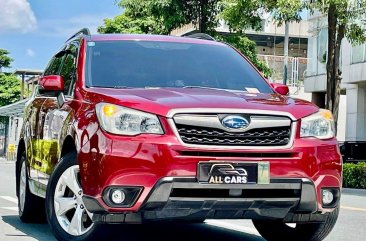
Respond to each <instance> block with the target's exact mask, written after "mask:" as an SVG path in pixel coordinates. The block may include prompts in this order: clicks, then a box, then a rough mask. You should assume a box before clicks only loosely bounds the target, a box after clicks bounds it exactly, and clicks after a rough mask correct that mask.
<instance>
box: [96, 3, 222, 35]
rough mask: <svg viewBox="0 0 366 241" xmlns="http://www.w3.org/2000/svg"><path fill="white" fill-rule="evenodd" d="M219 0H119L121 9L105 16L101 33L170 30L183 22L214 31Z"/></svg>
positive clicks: (158, 32)
mask: <svg viewBox="0 0 366 241" xmlns="http://www.w3.org/2000/svg"><path fill="white" fill-rule="evenodd" d="M219 2H220V0H190V1H181V0H120V1H119V2H118V6H120V7H121V8H123V9H124V12H123V13H122V14H121V15H119V16H117V17H115V18H113V19H106V20H104V26H101V27H99V28H98V32H100V33H122V32H124V33H154V34H169V33H170V32H171V31H172V30H174V29H176V28H179V27H181V26H183V25H185V24H188V23H193V24H195V25H196V26H198V30H199V31H200V32H203V33H214V31H215V28H216V27H217V26H218V23H219V19H218V17H217V16H218V13H219V12H220V10H221V8H220V5H219V4H218V3H219Z"/></svg>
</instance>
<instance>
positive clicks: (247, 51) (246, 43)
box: [217, 34, 272, 77]
mask: <svg viewBox="0 0 366 241" xmlns="http://www.w3.org/2000/svg"><path fill="white" fill-rule="evenodd" d="M217 38H218V39H219V40H221V41H223V42H227V43H229V44H230V45H232V46H233V47H235V48H236V49H238V50H239V51H240V52H241V53H242V54H244V55H245V56H246V57H247V58H248V59H249V60H250V61H251V62H252V63H253V64H254V65H255V66H256V67H257V69H258V70H259V71H260V72H262V73H263V75H264V76H265V77H269V76H270V75H271V74H272V70H271V69H270V68H269V67H268V66H267V65H266V63H265V62H263V61H262V60H260V59H259V58H258V55H257V48H256V46H257V45H256V43H255V42H254V41H252V40H250V39H249V38H247V37H245V36H242V35H240V34H232V35H225V36H217Z"/></svg>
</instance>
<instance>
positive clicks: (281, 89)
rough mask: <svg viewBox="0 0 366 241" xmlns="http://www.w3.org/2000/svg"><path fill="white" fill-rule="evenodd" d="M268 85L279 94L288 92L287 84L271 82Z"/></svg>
mask: <svg viewBox="0 0 366 241" xmlns="http://www.w3.org/2000/svg"><path fill="white" fill-rule="evenodd" d="M270 85H271V86H272V88H273V89H274V90H275V91H276V92H277V93H279V94H280V95H287V94H288V93H289V92H290V91H289V89H288V86H287V85H284V84H279V83H271V84H270Z"/></svg>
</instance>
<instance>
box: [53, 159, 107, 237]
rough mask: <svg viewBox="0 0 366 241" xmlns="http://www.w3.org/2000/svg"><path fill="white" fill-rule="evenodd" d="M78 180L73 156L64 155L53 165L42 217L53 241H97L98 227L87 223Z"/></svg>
mask: <svg viewBox="0 0 366 241" xmlns="http://www.w3.org/2000/svg"><path fill="white" fill-rule="evenodd" d="M79 180H80V177H79V165H78V163H77V160H76V153H75V152H73V153H68V154H66V155H65V156H64V157H62V158H61V160H60V162H59V163H58V164H57V166H56V168H55V170H54V172H53V173H52V175H51V177H50V180H49V183H48V186H47V194H46V216H47V221H48V223H49V225H50V227H51V230H52V232H53V234H54V235H55V237H56V238H57V240H60V241H68V240H73V241H90V240H98V238H99V235H100V233H101V232H100V231H99V230H100V228H101V226H100V225H97V224H94V223H93V222H92V221H91V217H92V214H91V213H89V212H88V211H87V210H86V209H85V205H84V203H83V201H82V195H83V192H82V188H81V186H80V181H79ZM56 209H57V211H56ZM99 240H100V239H99Z"/></svg>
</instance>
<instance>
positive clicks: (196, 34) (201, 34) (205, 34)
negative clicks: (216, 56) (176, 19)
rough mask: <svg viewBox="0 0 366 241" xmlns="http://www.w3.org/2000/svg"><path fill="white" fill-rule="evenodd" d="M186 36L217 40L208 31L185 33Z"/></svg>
mask: <svg viewBox="0 0 366 241" xmlns="http://www.w3.org/2000/svg"><path fill="white" fill-rule="evenodd" d="M184 37H188V38H197V39H204V40H211V41H216V39H215V38H214V37H212V36H210V35H208V34H207V33H192V34H188V35H185V36H184Z"/></svg>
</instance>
